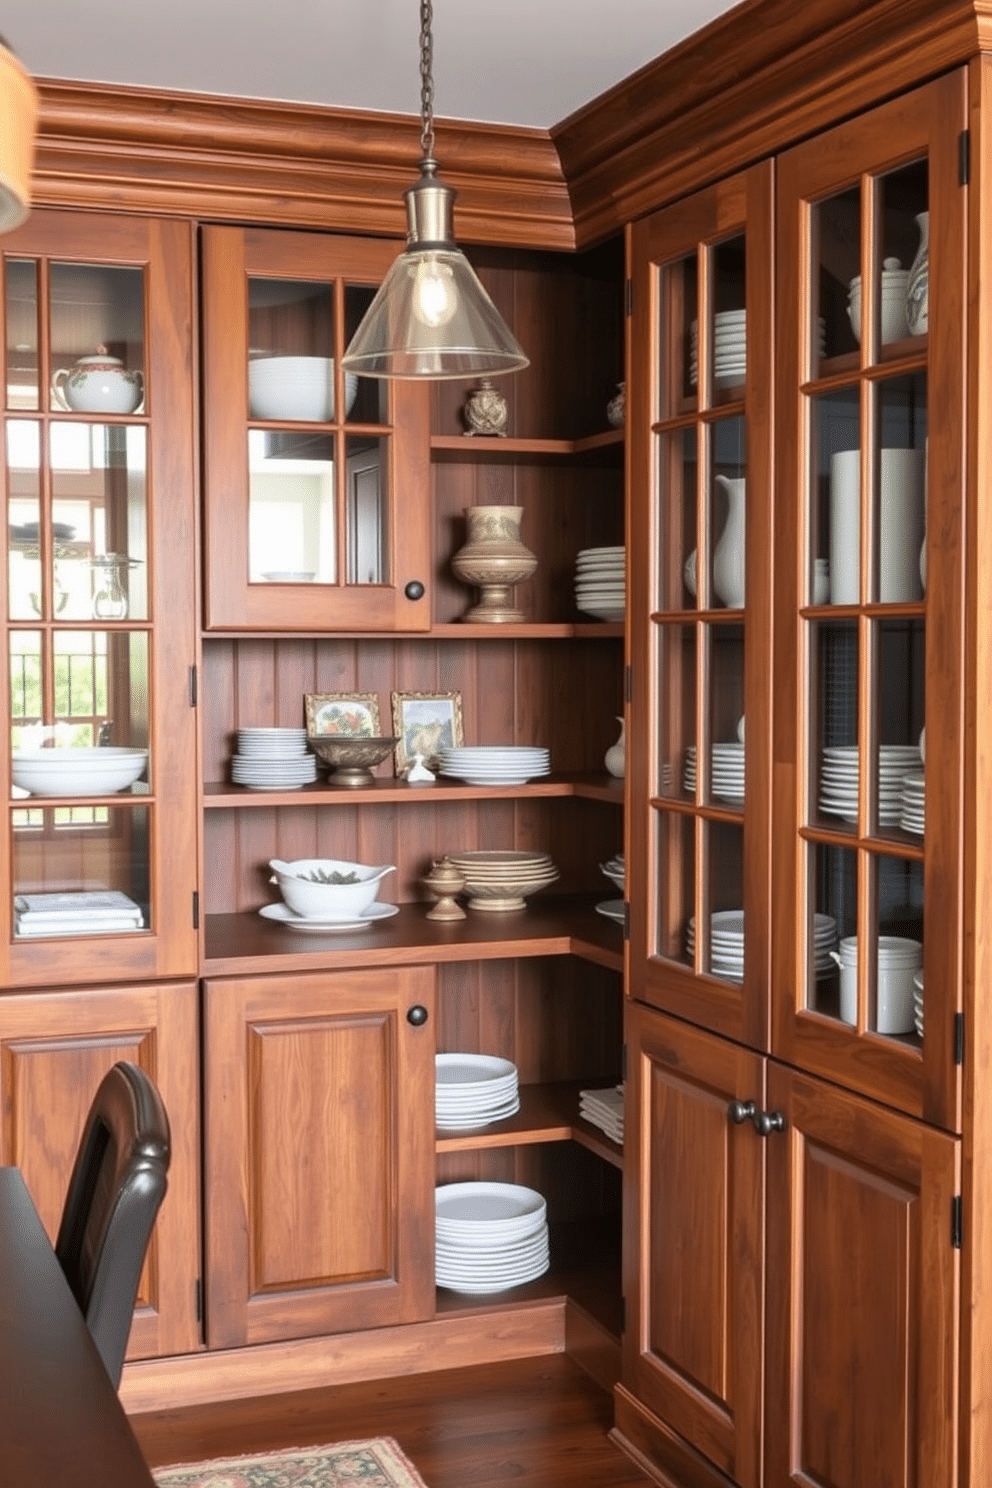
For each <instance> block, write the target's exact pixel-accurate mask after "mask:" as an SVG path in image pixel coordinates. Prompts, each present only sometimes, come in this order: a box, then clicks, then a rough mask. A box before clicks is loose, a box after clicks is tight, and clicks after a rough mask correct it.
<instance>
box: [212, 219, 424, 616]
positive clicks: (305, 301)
mask: <svg viewBox="0 0 992 1488" xmlns="http://www.w3.org/2000/svg"><path fill="white" fill-rule="evenodd" d="M397 251H398V245H397V244H395V243H390V242H384V241H382V240H381V239H380V240H376V239H362V238H348V237H337V236H334V235H333V234H330V233H304V232H289V231H278V230H270V229H262V228H239V227H207V228H204V230H203V398H204V426H203V431H204V451H203V458H204V499H205V543H206V553H205V572H206V603H205V607H204V608H205V623H206V627H207V629H208V630H216V629H230V630H277V631H283V630H288V631H308V630H311V631H328V630H353V631H363V630H404V631H417V630H429V629H430V624H431V602H432V601H431V579H432V576H433V574H432V569H431V565H430V533H431V484H430V452H429V438H430V389H429V384H426V383H423V382H419V383H418V382H417V381H416V380H413V381H409V380H407V381H403V380H399V381H395V380H392V381H384V380H380V379H377V378H370V377H361V378H358V379H357V380H356V379H354V378H353V377H352V376H351V375H350V374H349V376H348V377H347V378H345V377H343V376H342V375H341V367H340V363H341V357H342V355H343V353H344V349H345V347H346V346H347V344H348V341H349V340H350V338H351V335H352V334H353V333H354V331H355V330H356V329H357V326H358V323H359V321H360V319H361V317H362V315H363V314H364V311H365V309H366V308H367V307H368V305H369V304H371V302H372V299H373V298H374V296H375V292H376V290H377V288H378V285H379V283H380V281H381V280H382V279H383V277H384V276H385V273H386V270H387V269H388V268H389V266H390V264H391V263H392V261H393V259H394V258H395V257H396V254H397ZM315 386H316V387H323V388H325V389H326V396H325V397H323V398H321V397H318V396H315Z"/></svg>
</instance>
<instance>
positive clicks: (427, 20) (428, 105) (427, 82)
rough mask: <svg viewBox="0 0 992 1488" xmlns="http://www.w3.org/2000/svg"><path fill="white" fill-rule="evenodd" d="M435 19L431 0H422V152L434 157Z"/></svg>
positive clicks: (427, 157) (424, 155)
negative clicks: (432, 27) (432, 25)
mask: <svg viewBox="0 0 992 1488" xmlns="http://www.w3.org/2000/svg"><path fill="white" fill-rule="evenodd" d="M433 20H434V12H433V7H432V5H431V0H420V153H421V155H422V156H423V158H424V160H433V159H434V39H433V36H432V34H431V24H432V22H433Z"/></svg>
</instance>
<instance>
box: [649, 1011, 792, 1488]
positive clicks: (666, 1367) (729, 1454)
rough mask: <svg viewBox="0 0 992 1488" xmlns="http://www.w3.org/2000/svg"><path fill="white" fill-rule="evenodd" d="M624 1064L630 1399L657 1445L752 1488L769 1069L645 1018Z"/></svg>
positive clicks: (756, 1454)
mask: <svg viewBox="0 0 992 1488" xmlns="http://www.w3.org/2000/svg"><path fill="white" fill-rule="evenodd" d="M627 1050H628V1054H627V1080H628V1105H627V1123H626V1134H625V1149H626V1150H625V1154H624V1157H625V1166H626V1172H625V1180H626V1181H625V1211H624V1245H625V1259H624V1294H625V1298H626V1304H627V1327H626V1332H625V1335H624V1341H623V1388H624V1389H625V1390H626V1391H627V1392H628V1393H629V1394H630V1395H632V1396H633V1397H634V1398H635V1399H636V1400H637V1401H638V1402H639V1403H640V1405H641V1406H643V1407H645V1408H646V1409H647V1411H649V1412H650V1413H651V1415H652V1416H653V1417H655V1418H656V1419H657V1420H658V1421H659V1422H661V1423H663V1424H664V1427H665V1428H667V1430H666V1431H665V1432H664V1433H663V1434H662V1436H661V1438H660V1439H661V1440H664V1441H667V1442H669V1443H671V1433H676V1434H677V1436H678V1437H679V1438H681V1439H682V1441H683V1442H684V1443H686V1444H687V1445H688V1448H689V1449H690V1456H691V1453H698V1454H700V1455H701V1456H702V1457H704V1458H705V1459H706V1460H707V1461H708V1462H709V1463H712V1464H713V1465H714V1466H715V1467H717V1468H718V1469H719V1470H720V1471H721V1472H723V1473H726V1474H727V1475H728V1476H729V1477H732V1478H733V1479H734V1481H735V1482H737V1483H739V1484H741V1485H742V1488H757V1485H758V1484H759V1483H760V1481H761V1380H762V1362H761V1361H762V1335H763V1322H762V1285H763V1281H762V1270H763V1268H762V1244H763V1215H764V1148H765V1143H764V1142H763V1141H762V1140H761V1138H760V1137H759V1136H758V1134H757V1132H756V1130H755V1128H754V1126H753V1124H752V1122H751V1121H750V1120H749V1119H748V1118H747V1116H746V1115H745V1114H744V1113H745V1112H746V1111H747V1110H749V1109H751V1110H754V1111H760V1109H761V1100H762V1090H763V1079H764V1076H763V1061H762V1060H761V1058H760V1057H759V1056H758V1055H756V1054H753V1053H751V1052H750V1051H748V1050H746V1049H742V1048H740V1047H739V1046H737V1045H734V1044H732V1043H730V1042H728V1041H725V1040H723V1039H721V1038H717V1037H715V1036H713V1035H711V1034H708V1033H704V1032H701V1031H700V1030H697V1029H694V1028H691V1027H690V1026H688V1025H686V1024H683V1023H679V1022H677V1021H675V1020H674V1019H671V1018H668V1017H665V1016H663V1015H660V1014H658V1013H654V1012H652V1011H649V1010H648V1009H645V1008H641V1007H637V1006H633V1007H631V1009H630V1011H629V1025H628V1038H627ZM749 1103H750V1104H749ZM735 1118H736V1119H735ZM666 1465H667V1467H668V1470H669V1471H672V1472H676V1473H677V1472H678V1471H679V1469H680V1464H679V1462H678V1459H677V1457H676V1458H675V1459H669V1460H668V1462H667V1464H666ZM681 1467H682V1469H683V1470H684V1468H685V1464H684V1463H683V1464H681ZM680 1480H681V1479H680Z"/></svg>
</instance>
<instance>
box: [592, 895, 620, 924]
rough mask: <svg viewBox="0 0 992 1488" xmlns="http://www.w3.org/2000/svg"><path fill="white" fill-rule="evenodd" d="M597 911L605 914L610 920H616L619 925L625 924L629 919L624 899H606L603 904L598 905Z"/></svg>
mask: <svg viewBox="0 0 992 1488" xmlns="http://www.w3.org/2000/svg"><path fill="white" fill-rule="evenodd" d="M596 913H597V914H601V915H605V916H606V918H607V919H608V920H615V921H616V923H617V924H618V925H623V924H624V923H625V922H626V919H627V911H626V908H625V906H624V902H623V900H622V899H604V900H603V902H602V903H601V904H597V905H596Z"/></svg>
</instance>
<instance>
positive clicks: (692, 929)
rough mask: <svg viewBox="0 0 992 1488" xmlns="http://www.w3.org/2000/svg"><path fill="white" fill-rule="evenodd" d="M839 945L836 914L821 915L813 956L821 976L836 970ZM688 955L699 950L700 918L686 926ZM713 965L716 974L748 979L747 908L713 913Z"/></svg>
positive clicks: (816, 921) (815, 930)
mask: <svg viewBox="0 0 992 1488" xmlns="http://www.w3.org/2000/svg"><path fill="white" fill-rule="evenodd" d="M836 945H837V924H836V921H835V920H834V918H833V916H832V915H825V914H818V915H816V916H815V917H814V923H813V957H814V961H815V965H816V974H817V976H818V977H821V976H827V975H829V973H830V972H832V971H833V969H834V959H833V956H832V954H831V953H832V952H833V950H834V948H835V946H836ZM685 948H686V954H687V956H688V957H689V959H690V961H691V960H692V959H693V957H694V956H695V951H696V921H695V918H694V917H693V918H691V919H690V920H689V923H688V925H687V927H686V936H685ZM710 966H711V969H712V972H713V975H714V976H718V977H724V978H725V979H726V980H727V981H731V982H742V981H743V980H744V911H743V910H742V909H718V910H715V911H714V912H713V914H712V915H711V916H710Z"/></svg>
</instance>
